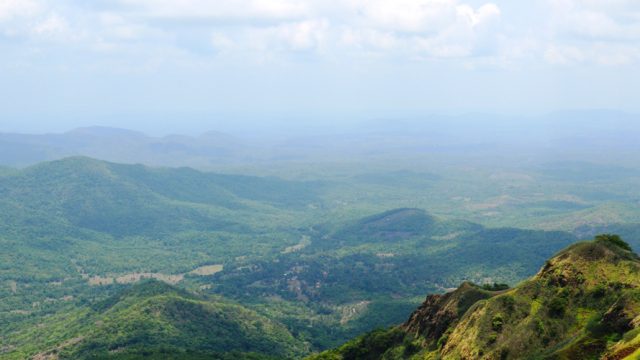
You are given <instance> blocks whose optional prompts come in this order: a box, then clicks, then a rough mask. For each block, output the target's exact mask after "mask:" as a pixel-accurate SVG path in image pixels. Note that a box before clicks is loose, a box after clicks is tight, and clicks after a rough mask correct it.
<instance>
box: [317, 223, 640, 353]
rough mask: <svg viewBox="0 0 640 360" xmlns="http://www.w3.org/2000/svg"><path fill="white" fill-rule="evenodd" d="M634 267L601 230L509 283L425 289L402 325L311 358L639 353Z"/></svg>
mask: <svg viewBox="0 0 640 360" xmlns="http://www.w3.org/2000/svg"><path fill="white" fill-rule="evenodd" d="M639 274H640V258H639V257H638V255H637V254H635V253H633V252H632V251H631V248H630V247H629V246H628V244H627V243H626V242H624V241H622V240H621V239H620V237H618V236H616V235H599V236H597V237H596V238H595V239H594V240H593V241H589V242H579V243H576V244H573V245H571V246H569V247H568V248H566V249H565V250H562V251H560V252H559V253H557V254H556V255H555V256H554V257H552V258H551V259H550V260H549V261H547V262H546V263H545V265H544V266H543V267H542V268H541V269H540V271H539V272H538V273H537V274H536V275H535V276H533V277H532V278H530V279H528V280H525V281H524V282H522V283H520V284H519V285H517V286H516V287H514V288H512V289H508V290H500V291H487V290H484V289H482V288H480V287H478V286H476V285H473V284H470V283H464V284H462V285H461V286H460V287H459V288H458V289H457V290H455V291H454V292H450V293H447V294H444V295H430V296H428V297H427V299H426V300H425V302H424V303H423V304H422V306H420V308H418V309H417V310H416V311H415V312H414V313H413V314H412V315H411V316H410V318H409V320H407V321H406V322H405V323H404V324H402V325H400V326H397V327H394V328H391V329H389V330H379V331H375V332H373V333H370V334H367V335H365V336H362V337H360V338H358V339H355V340H352V341H351V342H349V343H347V344H345V345H343V346H342V347H340V348H338V349H335V350H331V351H328V352H325V353H321V354H319V355H316V356H313V357H311V359H372V360H373V359H445V360H446V359H469V360H471V359H486V360H489V359H504V360H507V359H567V360H570V359H629V360H631V359H637V354H638V353H640V276H639ZM633 354H636V355H633ZM633 356H636V357H633Z"/></svg>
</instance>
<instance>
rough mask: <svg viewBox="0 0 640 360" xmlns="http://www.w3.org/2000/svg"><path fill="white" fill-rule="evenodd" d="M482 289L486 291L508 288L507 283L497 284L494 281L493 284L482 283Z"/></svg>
mask: <svg viewBox="0 0 640 360" xmlns="http://www.w3.org/2000/svg"><path fill="white" fill-rule="evenodd" d="M482 289H483V290H487V291H503V290H508V289H509V284H498V283H495V282H494V283H493V284H483V285H482Z"/></svg>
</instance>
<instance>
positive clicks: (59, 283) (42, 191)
mask: <svg viewBox="0 0 640 360" xmlns="http://www.w3.org/2000/svg"><path fill="white" fill-rule="evenodd" d="M469 171H472V170H467V171H466V173H465V174H467V175H468V174H469ZM438 172H439V175H438V176H432V175H429V173H407V172H403V173H397V172H395V171H391V172H388V173H386V174H385V173H384V172H381V170H377V172H375V173H368V174H367V175H358V174H352V175H348V176H345V175H344V174H340V175H339V176H338V174H339V173H340V172H333V173H328V174H327V176H323V177H317V178H313V179H310V178H307V179H295V178H291V179H287V180H285V179H280V178H276V177H271V176H268V177H263V176H253V175H220V174H216V173H210V172H206V171H201V170H194V169H188V168H179V169H173V168H156V167H147V166H142V165H123V164H116V163H110V162H105V161H100V160H95V159H90V158H85V157H73V158H67V159H63V160H58V161H53V162H47V163H41V164H37V165H34V166H31V167H27V168H24V169H16V170H13V171H8V172H6V173H5V174H4V175H2V176H0V195H2V197H1V200H0V208H1V209H2V211H1V212H0V216H2V221H1V222H0V244H1V245H2V248H3V250H5V251H3V253H2V258H3V261H2V264H4V265H3V266H2V268H0V284H2V286H0V297H1V299H2V302H0V304H1V306H0V324H1V325H2V326H1V327H0V328H1V329H2V330H1V331H0V339H1V344H2V349H3V350H2V354H0V358H7V359H19V358H22V357H25V356H36V355H38V354H41V355H42V356H45V355H46V354H47V352H48V351H49V352H50V351H52V349H54V350H55V349H56V347H59V346H62V348H64V349H67V348H68V349H69V350H64V349H62V348H60V349H58V350H55V352H56V353H59V354H60V355H59V356H61V358H65V356H71V357H75V356H80V355H77V354H80V353H82V354H93V353H92V352H84V350H71V348H73V349H76V348H77V346H79V344H84V343H86V342H87V341H89V340H87V339H86V338H82V340H78V339H79V335H77V334H79V333H80V332H85V331H91V332H93V331H97V329H91V330H88V329H89V328H86V329H87V330H81V329H85V326H87V324H88V323H90V322H95V321H98V322H101V321H104V320H99V319H100V318H101V317H103V316H106V317H107V318H109V317H111V316H112V315H104V314H103V315H101V313H100V312H96V310H95V307H96V306H99V304H101V303H102V302H104V301H107V299H110V298H113V297H114V296H116V297H117V296H119V295H118V294H121V293H122V292H123V291H124V292H126V291H128V290H127V289H129V288H138V287H139V286H142V288H144V287H145V286H147V285H145V284H149V283H151V284H155V282H154V281H153V280H159V281H161V282H164V283H167V284H168V285H174V286H177V289H184V290H180V291H187V292H188V294H192V295H193V294H195V295H193V296H196V297H198V299H205V300H202V301H209V300H206V299H209V298H211V297H212V298H213V299H219V301H223V302H228V303H229V304H235V305H234V306H236V305H237V306H241V307H242V308H243V309H247V311H250V312H251V314H253V315H251V316H256V317H262V318H265V319H268V320H269V321H271V322H273V324H274V326H278V327H280V328H281V329H286V332H287V333H288V334H289V335H287V336H290V338H286V339H285V340H284V343H286V344H287V345H286V346H293V347H295V348H296V349H297V350H295V351H296V352H295V355H293V354H294V353H289V355H287V356H289V357H293V358H298V357H302V356H304V355H306V354H310V353H312V352H317V351H322V350H325V349H328V348H332V347H336V346H338V345H340V344H342V343H344V342H345V341H347V340H348V339H350V338H354V337H356V336H358V335H360V334H362V333H365V332H367V331H370V330H372V329H375V328H379V327H387V326H390V325H393V324H398V323H401V322H402V321H404V320H405V319H406V318H407V317H408V316H409V314H410V313H411V312H412V311H413V309H415V308H416V307H417V306H418V305H419V304H420V302H421V300H422V299H423V297H424V295H425V294H430V293H441V292H445V291H447V289H451V288H455V287H457V286H458V285H459V284H460V283H462V282H464V281H470V282H473V283H476V284H493V283H508V284H512V285H515V284H517V283H518V282H520V281H521V280H523V279H525V278H527V277H528V276H531V275H532V274H534V273H535V271H536V270H537V269H538V268H539V266H540V264H541V263H543V262H544V261H545V259H547V258H549V257H551V256H552V255H553V254H554V253H556V252H557V251H559V250H560V249H562V248H564V247H566V246H568V245H569V244H571V243H574V242H576V241H578V240H580V239H585V238H589V237H592V236H593V235H595V234H596V233H602V232H616V233H620V234H622V235H623V236H624V238H625V239H629V241H630V243H631V244H632V246H634V247H639V245H640V243H639V242H638V239H640V237H638V236H637V234H638V233H639V232H640V231H638V229H640V226H639V225H637V224H636V223H634V222H633V219H634V216H635V215H634V214H635V212H636V211H637V209H636V206H635V205H634V203H633V201H635V200H633V199H634V196H635V195H631V194H632V192H633V191H635V188H633V187H627V186H625V184H629V183H631V182H632V181H633V180H634V179H635V176H636V175H635V173H633V172H631V173H629V174H627V177H622V178H614V179H608V180H606V181H604V180H603V182H602V183H598V182H595V183H594V182H588V183H579V182H578V183H576V181H579V179H578V180H571V181H570V182H569V180H563V181H562V182H560V183H558V182H556V181H557V180H549V181H548V182H547V181H546V180H544V178H543V177H538V178H537V179H536V182H537V183H536V185H535V186H536V187H540V190H539V193H536V192H534V191H533V189H532V188H529V187H530V186H533V183H530V181H531V179H530V178H529V177H523V176H520V175H518V176H515V175H513V174H512V173H510V174H508V175H505V174H503V175H500V176H497V175H495V173H491V175H489V178H487V179H486V180H484V178H483V177H482V176H478V177H475V178H474V180H473V182H470V181H471V180H469V179H465V178H466V176H467V175H466V176H465V178H463V177H459V176H458V175H456V174H457V173H456V172H443V171H438ZM383 174H385V175H383ZM529 176H534V175H529ZM489 179H490V180H489ZM409 180H410V181H411V182H412V184H411V185H409V184H407V183H406V182H407V181H409ZM484 181H491V182H490V183H489V182H487V183H486V184H484V185H482V183H483V182H484ZM522 181H524V183H521V182H522ZM501 182H505V187H502V185H500V184H501ZM506 184H510V185H508V186H506ZM526 184H530V185H526ZM576 184H579V186H578V187H576ZM456 187H459V189H460V191H458V192H456V191H455V189H456ZM485 187H486V189H487V190H481V189H483V188H485ZM604 187H606V188H607V192H602V193H601V195H599V197H594V196H591V195H588V194H590V193H594V192H595V193H598V191H604V190H598V189H603V188H604ZM565 188H566V189H569V188H571V189H573V190H571V191H570V192H566V193H564V192H563V191H564V190H562V189H565ZM496 189H501V190H500V191H501V192H502V193H503V195H496V194H497V193H496V191H497V190H496ZM575 189H579V191H578V190H575ZM589 189H591V190H589ZM615 189H620V190H619V191H620V192H619V193H618V195H615V194H613V193H611V191H615ZM471 191H473V193H470V192H471ZM508 194H512V195H508ZM561 194H562V195H561ZM607 194H608V195H607ZM454 195H455V196H454ZM529 197H531V199H529V200H525V199H527V198H529ZM536 198H537V199H539V200H533V199H536ZM474 199H477V200H474ZM541 199H549V200H541ZM551 199H558V200H551ZM629 199H631V200H629ZM532 203H536V204H538V205H535V207H532V205H531V204H532ZM425 208H427V209H429V210H428V211H427V210H424V209H425ZM599 214H606V216H601V215H599ZM615 214H620V215H615ZM462 219H465V220H462ZM466 219H475V220H477V222H475V221H469V220H466ZM150 281H151V282H150ZM149 286H151V285H149ZM154 286H155V285H154ZM168 291H173V290H168ZM176 291H177V290H176ZM185 294H187V293H185ZM192 295H189V296H192ZM136 301H138V300H136ZM140 301H142V300H140ZM154 301H155V300H154ZM191 301H192V300H189V302H191ZM197 301H201V300H197ZM216 301H218V300H216ZM132 311H133V310H132ZM135 311H137V310H135ZM247 314H248V313H247ZM114 316H115V315H114ZM132 316H134V315H132ZM135 316H137V315H135ZM135 316H134V317H135ZM243 316H244V315H243ZM81 319H84V320H81ZM90 319H97V320H90ZM145 321H146V320H145ZM163 321H164V320H163ZM234 321H235V320H234ZM243 321H244V320H243ZM75 322H78V323H77V324H75ZM72 323H73V324H72ZM83 324H84V325H83ZM136 326H138V325H136ZM140 326H141V325H140ZM154 326H155V325H154ZM158 326H160V325H158ZM162 326H164V325H162ZM167 326H170V328H173V327H174V325H167ZM39 329H48V330H46V331H47V333H48V334H50V335H48V337H47V338H48V339H49V340H47V341H45V342H43V343H38V344H29V346H27V343H26V342H25V340H26V339H29V338H32V337H33V336H36V335H35V334H39V331H42V330H39ZM69 329H76V330H75V331H76V332H75V333H74V332H73V331H71V330H69ZM158 329H160V328H158ZM123 331H125V333H126V332H127V331H128V330H123ZM154 331H156V330H154ZM163 331H164V330H163ZM171 331H176V330H171ZM74 334H75V335H74ZM37 336H41V335H37ZM145 336H146V335H145ZM233 336H235V335H233ZM233 336H232V337H233ZM74 339H75V340H74ZM157 339H159V340H153V341H157V342H156V344H161V343H163V342H164V340H161V339H162V338H157ZM113 341H114V344H115V343H118V344H124V343H122V342H118V341H115V340H113ZM123 341H124V340H123ZM127 341H128V340H127ZM127 341H125V343H128V342H127ZM136 341H137V340H136ZM145 341H146V340H145ZM149 341H152V340H149ZM153 341H152V342H150V343H148V344H147V345H148V346H149V348H150V349H155V350H150V351H152V352H153V351H165V350H160V348H162V346H160V345H158V346H160V347H159V348H156V345H152V344H154V343H153ZM202 341H203V342H206V341H208V340H204V339H203V340H202ZM185 344H186V343H184V344H176V345H175V346H176V348H172V350H167V351H177V352H178V353H180V354H183V353H184V351H187V350H186V349H187V348H189V347H190V346H187V345H185ZM114 346H115V345H113V344H110V345H108V346H107V348H109V349H111V350H109V352H108V353H109V354H111V355H109V358H117V356H119V355H117V354H120V350H117V349H119V348H123V349H125V350H126V349H129V348H131V349H130V350H131V351H134V352H135V351H137V350H135V346H134V345H118V347H117V348H115V350H114V348H113V347H114ZM240 348H242V347H240ZM76 351H80V352H76ZM96 351H97V350H96ZM100 351H102V350H100ZM127 351H128V350H126V351H125V352H124V353H123V354H126V353H127ZM202 351H203V352H202V353H198V354H195V353H194V354H191V355H188V356H193V358H198V356H204V357H206V356H210V355H207V354H210V351H214V352H216V351H217V352H220V351H222V352H220V354H223V353H229V354H231V353H232V352H233V351H235V350H233V349H232V348H226V347H220V348H215V349H213V348H212V349H209V350H207V349H204V350H202ZM252 351H253V350H252ZM67 352H68V354H69V355H64V354H66V353H67ZM241 352H242V351H241ZM72 354H76V355H72ZM132 354H133V353H132ZM183 355H184V354H183ZM262 355H265V356H269V354H267V353H263V354H262ZM272 355H273V354H272ZM57 356H58V355H57ZM82 356H93V355H82ZM123 356H125V355H123ZM127 356H128V355H127ZM131 356H134V357H135V356H137V355H131ZM176 356H177V355H176ZM184 356H187V355H184ZM220 356H222V355H220ZM242 356H249V357H251V356H253V355H251V354H249V353H246V354H245V355H242ZM278 356H282V353H280V355H276V357H278Z"/></svg>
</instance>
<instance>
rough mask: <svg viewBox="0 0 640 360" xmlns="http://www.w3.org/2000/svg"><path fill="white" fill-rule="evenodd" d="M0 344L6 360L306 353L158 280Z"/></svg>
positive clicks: (280, 329)
mask: <svg viewBox="0 0 640 360" xmlns="http://www.w3.org/2000/svg"><path fill="white" fill-rule="evenodd" d="M4 346H5V347H7V348H10V349H11V350H10V351H8V352H6V353H5V354H4V355H3V358H6V359H24V358H27V357H29V356H34V355H36V357H37V356H40V357H41V358H46V356H47V355H51V356H56V358H59V359H138V358H145V359H167V358H172V359H205V358H225V359H226V358H229V359H244V358H246V359H258V358H259V359H263V358H264V359H267V358H270V357H273V358H279V359H284V358H296V357H299V356H300V355H301V354H303V353H305V352H306V345H305V344H303V343H302V342H300V341H298V340H296V339H295V338H294V337H293V336H292V335H291V333H290V332H289V331H288V330H287V329H286V328H285V327H284V326H283V325H281V324H278V323H277V322H274V321H272V320H269V319H267V318H265V317H263V316H260V315H258V314H257V313H255V312H254V311H251V310H248V309H246V308H244V307H242V306H240V305H237V304H234V303H231V302H228V301H225V300H222V299H219V298H207V297H202V296H197V295H193V294H190V293H187V292H186V291H184V290H180V289H178V288H175V287H172V286H169V285H166V284H164V283H161V282H158V281H148V282H143V283H140V284H138V285H133V286H131V287H130V288H128V289H126V290H123V291H122V292H120V293H118V294H116V295H114V296H112V297H110V298H108V299H106V300H104V301H101V302H99V303H96V304H93V305H92V306H90V307H87V308H82V309H79V310H77V311H74V312H70V313H67V314H64V315H63V316H57V317H55V318H54V319H48V320H47V321H46V322H44V323H43V324H41V325H39V326H34V327H32V328H28V329H24V330H22V331H20V332H19V333H18V334H17V335H16V336H15V337H13V340H12V341H11V342H9V343H7V344H4ZM252 354H253V355H252Z"/></svg>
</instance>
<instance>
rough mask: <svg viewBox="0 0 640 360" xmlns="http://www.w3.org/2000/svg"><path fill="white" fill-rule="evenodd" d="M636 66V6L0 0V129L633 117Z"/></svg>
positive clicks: (595, 1)
mask: <svg viewBox="0 0 640 360" xmlns="http://www.w3.org/2000/svg"><path fill="white" fill-rule="evenodd" d="M639 70H640V1H638V0H529V1H516V0H496V1H493V2H488V1H476V0H339V1H338V0H215V1H204V0H173V1H169V0H92V1H79V0H0V108H1V110H0V131H23V132H46V131H63V130H67V129H70V128H73V127H77V126H88V125H104V126H115V127H125V128H131V129H137V130H143V131H147V132H150V133H163V132H183V133H187V132H192V131H193V132H197V131H204V130H214V129H216V128H219V127H225V126H226V127H229V126H230V125H229V124H235V123H237V124H244V125H243V126H250V125H251V124H258V123H261V124H269V123H271V122H272V123H273V124H280V125H279V126H281V125H282V124H290V125H291V126H294V125H295V124H299V123H315V124H321V125H332V124H340V123H344V122H349V121H355V120H365V119H373V118H394V117H397V118H402V117H416V116H422V115H426V114H440V113H442V114H463V113H470V112H482V113H499V114H519V115H531V114H543V113H545V112H552V111H557V110H564V109H613V110H620V111H626V112H640V101H638V95H637V94H640V71H639ZM274 126H275V125H274Z"/></svg>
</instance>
